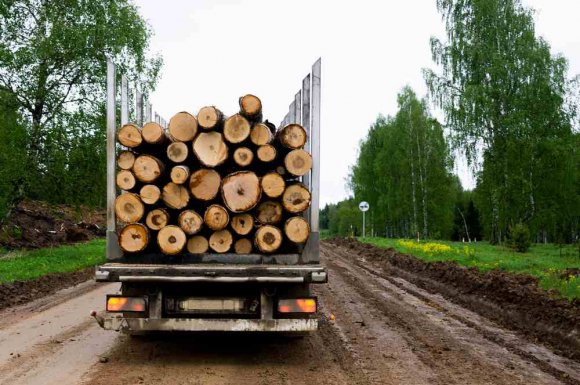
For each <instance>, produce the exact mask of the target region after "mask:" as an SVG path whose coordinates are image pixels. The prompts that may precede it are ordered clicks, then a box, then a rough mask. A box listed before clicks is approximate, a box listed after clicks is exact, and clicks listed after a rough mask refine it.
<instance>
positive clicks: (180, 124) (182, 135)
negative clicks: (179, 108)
mask: <svg viewBox="0 0 580 385" xmlns="http://www.w3.org/2000/svg"><path fill="white" fill-rule="evenodd" d="M168 131H169V135H170V136H171V138H172V139H173V140H174V141H176V142H189V141H190V140H193V138H195V134H197V119H195V116H193V115H191V114H190V113H189V112H178V113H177V114H175V115H173V117H172V118H171V119H170V120H169V127H168Z"/></svg>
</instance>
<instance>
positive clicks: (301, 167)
mask: <svg viewBox="0 0 580 385" xmlns="http://www.w3.org/2000/svg"><path fill="white" fill-rule="evenodd" d="M284 166H285V167H286V170H287V171H288V172H289V173H290V174H292V175H294V176H303V175H306V174H307V173H308V171H310V170H311V169H312V155H310V154H309V153H308V152H306V151H304V150H302V149H298V150H292V151H290V152H289V153H288V154H287V155H286V157H285V158H284Z"/></svg>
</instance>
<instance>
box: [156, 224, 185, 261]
mask: <svg viewBox="0 0 580 385" xmlns="http://www.w3.org/2000/svg"><path fill="white" fill-rule="evenodd" d="M186 242H187V237H186V236H185V233H184V232H183V230H181V229H180V228H179V227H177V226H173V225H169V226H165V227H164V228H162V229H161V230H159V233H157V244H158V245H159V249H160V250H161V252H162V253H163V254H167V255H175V254H179V253H180V252H181V251H182V250H183V248H184V247H185V243H186Z"/></svg>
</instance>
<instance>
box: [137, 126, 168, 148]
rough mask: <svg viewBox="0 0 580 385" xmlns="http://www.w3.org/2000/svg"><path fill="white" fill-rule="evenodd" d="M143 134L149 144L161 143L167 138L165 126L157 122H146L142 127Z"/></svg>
mask: <svg viewBox="0 0 580 385" xmlns="http://www.w3.org/2000/svg"><path fill="white" fill-rule="evenodd" d="M141 136H142V137H143V140H144V141H145V142H147V143H149V144H161V143H163V142H165V140H166V136H165V131H164V130H163V127H161V126H160V125H159V124H158V123H156V122H149V123H146V124H145V125H144V126H143V128H142V129H141Z"/></svg>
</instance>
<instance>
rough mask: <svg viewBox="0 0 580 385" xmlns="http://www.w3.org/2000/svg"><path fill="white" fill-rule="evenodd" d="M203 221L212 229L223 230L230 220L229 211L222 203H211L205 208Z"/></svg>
mask: <svg viewBox="0 0 580 385" xmlns="http://www.w3.org/2000/svg"><path fill="white" fill-rule="evenodd" d="M203 221H204V223H205V224H206V225H207V227H209V228H210V229H212V230H215V231H219V230H223V229H225V228H226V227H227V226H228V223H229V222H230V216H229V215H228V211H227V210H226V209H225V208H224V207H222V206H220V205H211V206H209V207H208V208H207V210H205V215H204V216H203Z"/></svg>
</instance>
